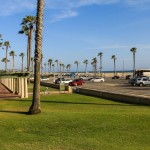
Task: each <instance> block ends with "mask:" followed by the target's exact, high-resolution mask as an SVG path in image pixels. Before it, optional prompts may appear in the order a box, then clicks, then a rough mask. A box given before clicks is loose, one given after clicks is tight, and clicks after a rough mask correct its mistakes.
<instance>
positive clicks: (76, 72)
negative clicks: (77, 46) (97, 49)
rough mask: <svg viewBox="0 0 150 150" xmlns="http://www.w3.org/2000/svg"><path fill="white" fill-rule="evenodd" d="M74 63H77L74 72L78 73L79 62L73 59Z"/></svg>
mask: <svg viewBox="0 0 150 150" xmlns="http://www.w3.org/2000/svg"><path fill="white" fill-rule="evenodd" d="M74 64H76V65H77V71H76V73H77V74H78V66H79V62H78V61H75V62H74Z"/></svg>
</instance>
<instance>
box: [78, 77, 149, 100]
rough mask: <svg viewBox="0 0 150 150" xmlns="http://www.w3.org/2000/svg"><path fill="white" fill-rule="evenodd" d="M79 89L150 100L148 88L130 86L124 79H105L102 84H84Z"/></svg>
mask: <svg viewBox="0 0 150 150" xmlns="http://www.w3.org/2000/svg"><path fill="white" fill-rule="evenodd" d="M81 87H83V88H89V89H97V90H104V91H108V92H114V93H123V94H130V95H138V96H142V97H149V98H150V86H143V87H139V86H132V85H130V84H129V83H128V80H125V79H115V80H113V79H106V81H105V82H104V83H93V82H86V83H85V84H83V85H82V86H81Z"/></svg>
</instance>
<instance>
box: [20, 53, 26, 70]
mask: <svg viewBox="0 0 150 150" xmlns="http://www.w3.org/2000/svg"><path fill="white" fill-rule="evenodd" d="M19 56H20V57H21V59H22V72H23V70H24V69H23V67H24V56H25V55H24V53H20V54H19Z"/></svg>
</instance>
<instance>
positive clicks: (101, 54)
mask: <svg viewBox="0 0 150 150" xmlns="http://www.w3.org/2000/svg"><path fill="white" fill-rule="evenodd" d="M98 56H99V57H100V66H99V70H100V75H101V76H102V68H103V67H102V56H103V53H102V52H100V53H98Z"/></svg>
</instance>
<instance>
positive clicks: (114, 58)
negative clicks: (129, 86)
mask: <svg viewBox="0 0 150 150" xmlns="http://www.w3.org/2000/svg"><path fill="white" fill-rule="evenodd" d="M111 59H113V61H114V76H115V75H116V59H117V58H116V56H115V55H112V56H111Z"/></svg>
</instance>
